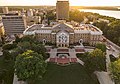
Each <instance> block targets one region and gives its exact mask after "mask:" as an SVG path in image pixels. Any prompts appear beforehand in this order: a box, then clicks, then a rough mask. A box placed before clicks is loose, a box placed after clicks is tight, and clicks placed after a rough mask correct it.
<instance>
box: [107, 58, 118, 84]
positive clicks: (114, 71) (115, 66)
mask: <svg viewBox="0 0 120 84" xmlns="http://www.w3.org/2000/svg"><path fill="white" fill-rule="evenodd" d="M109 68H110V71H111V76H112V78H113V79H114V80H115V82H116V84H120V59H118V60H117V61H115V62H112V63H111V64H110V66H109Z"/></svg>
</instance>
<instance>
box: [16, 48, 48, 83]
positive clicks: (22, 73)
mask: <svg viewBox="0 0 120 84" xmlns="http://www.w3.org/2000/svg"><path fill="white" fill-rule="evenodd" d="M15 69H16V71H15V73H16V74H17V77H18V78H19V80H24V81H27V82H28V83H29V84H34V80H37V79H39V78H42V75H43V74H44V73H45V71H46V63H45V62H44V60H43V57H42V55H41V54H38V53H36V52H34V51H32V50H27V51H26V52H24V53H23V54H20V55H18V56H17V57H16V62H15Z"/></svg>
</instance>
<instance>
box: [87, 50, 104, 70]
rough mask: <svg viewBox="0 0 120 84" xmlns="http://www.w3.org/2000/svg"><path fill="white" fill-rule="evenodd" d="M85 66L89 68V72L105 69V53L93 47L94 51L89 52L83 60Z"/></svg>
mask: <svg viewBox="0 0 120 84" xmlns="http://www.w3.org/2000/svg"><path fill="white" fill-rule="evenodd" d="M85 67H86V68H87V69H89V71H90V72H94V71H105V70H106V61H105V54H104V53H103V52H102V51H101V50H100V49H95V50H94V51H92V52H90V53H89V56H88V58H87V60H86V62H85Z"/></svg>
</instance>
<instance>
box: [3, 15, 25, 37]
mask: <svg viewBox="0 0 120 84" xmlns="http://www.w3.org/2000/svg"><path fill="white" fill-rule="evenodd" d="M2 22H3V26H4V29H5V34H7V35H14V34H22V33H23V31H24V30H25V28H26V17H25V16H18V15H6V16H2Z"/></svg>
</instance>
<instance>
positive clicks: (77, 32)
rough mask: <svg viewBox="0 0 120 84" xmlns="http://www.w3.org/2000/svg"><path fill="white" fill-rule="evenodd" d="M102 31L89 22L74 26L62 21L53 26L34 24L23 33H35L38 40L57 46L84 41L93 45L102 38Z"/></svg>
mask: <svg viewBox="0 0 120 84" xmlns="http://www.w3.org/2000/svg"><path fill="white" fill-rule="evenodd" d="M102 34H103V33H102V31H101V30H100V29H98V28H97V27H95V26H93V25H91V24H80V25H79V26H77V27H74V26H72V25H70V24H68V23H65V22H62V23H58V24H57V25H53V26H45V25H43V24H34V25H32V26H30V27H29V28H27V29H26V30H25V31H24V35H35V36H36V37H37V39H38V40H39V41H43V40H46V42H51V43H53V44H56V46H58V47H68V46H69V45H70V44H75V43H79V41H80V40H81V39H82V40H83V42H84V43H89V44H90V45H95V44H96V43H99V42H100V41H101V40H102Z"/></svg>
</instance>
